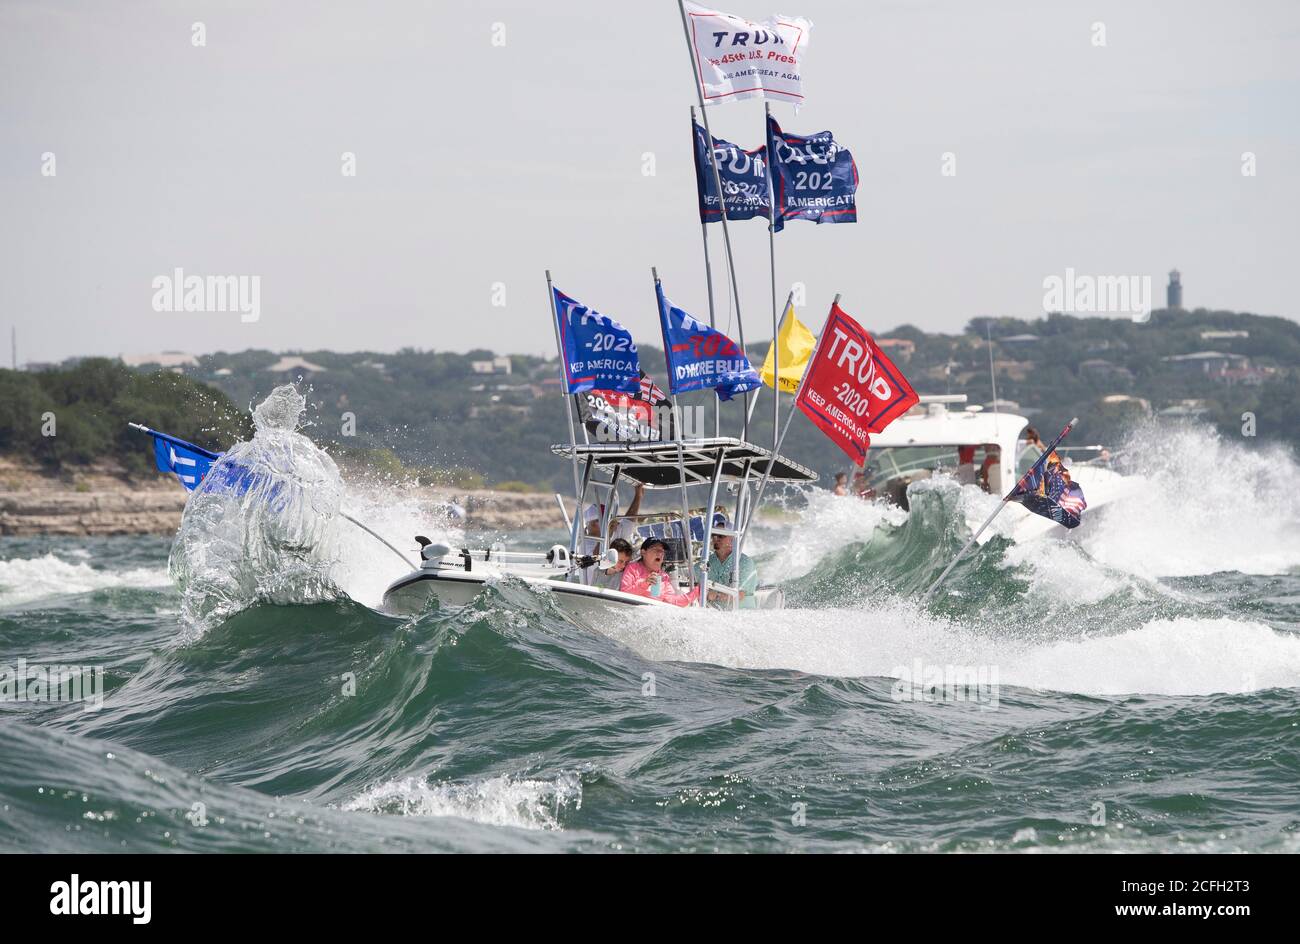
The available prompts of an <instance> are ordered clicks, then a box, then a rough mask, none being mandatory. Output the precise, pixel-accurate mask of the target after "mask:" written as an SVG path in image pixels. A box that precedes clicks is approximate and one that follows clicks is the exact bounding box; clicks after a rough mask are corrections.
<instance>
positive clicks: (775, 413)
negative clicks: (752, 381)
mask: <svg viewBox="0 0 1300 944" xmlns="http://www.w3.org/2000/svg"><path fill="white" fill-rule="evenodd" d="M792 304H794V290H793V289H791V290H790V294H788V295H787V296H786V297H785V307H784V308H783V309H781V319H780V321H778V322H777V325H776V331H775V333H774V334H773V335H772V344H773V346H774V347H775V345H776V340H777V338H778V337H779V336H780V334H781V325H783V324H785V316H786V313H787V312H789V311H790V306H791V305H792ZM764 362H765V363H766V358H764ZM780 365H781V361H780V357H779V355H777V354H775V353H774V354H773V355H772V367H773V372H772V384H773V386H772V396H774V397H776V399H777V401H778V402H777V403H776V404H774V405H773V407H772V424H773V425H772V448H773V449H775V448H776V434H777V432H778V431H779V430H780V422H779V420H780V410H781V407H780V402H779V401H780V399H781V398H780V396H778V394H780V392H781V388H780V386H779V385H778V384H777V380H778V379H779V377H780V374H779V372H778V371H779V369H780ZM762 393H763V388H762V387H759V388H758V389H757V390H755V391H754V402H753V403H752V404H750V407H749V415H750V417H751V418H752V417H753V415H754V407H755V406H757V405H758V398H759V396H761V395H762Z"/></svg>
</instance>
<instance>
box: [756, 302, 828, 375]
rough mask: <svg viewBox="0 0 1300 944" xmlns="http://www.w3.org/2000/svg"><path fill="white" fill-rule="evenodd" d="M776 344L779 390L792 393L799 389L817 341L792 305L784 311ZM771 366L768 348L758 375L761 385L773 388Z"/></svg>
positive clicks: (770, 355)
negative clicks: (779, 354)
mask: <svg viewBox="0 0 1300 944" xmlns="http://www.w3.org/2000/svg"><path fill="white" fill-rule="evenodd" d="M776 343H777V344H779V345H781V378H780V379H781V387H780V390H781V392H782V393H794V392H795V391H796V390H798V389H799V380H800V379H801V378H802V377H803V372H804V368H806V367H807V366H808V359H809V358H810V357H812V352H813V348H814V347H816V346H817V339H816V338H815V337H813V333H812V332H811V331H809V330H808V329H807V328H805V327H804V324H803V322H802V321H800V320H799V318H798V316H797V315H796V314H795V313H794V306H793V305H790V306H788V307H787V308H786V310H785V317H784V318H782V319H781V329H780V330H779V331H778V332H777V333H776ZM772 366H773V365H772V348H771V347H769V348H768V349H767V357H766V358H765V359H764V361H763V369H762V371H761V372H760V375H761V376H762V378H763V383H765V384H767V385H768V386H769V387H773V388H775V387H776V385H775V384H774V383H773V378H772V373H773V370H772Z"/></svg>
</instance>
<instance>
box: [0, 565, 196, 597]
mask: <svg viewBox="0 0 1300 944" xmlns="http://www.w3.org/2000/svg"><path fill="white" fill-rule="evenodd" d="M77 556H81V555H77ZM170 585H171V580H170V578H169V577H168V575H167V571H166V569H164V568H155V567H136V568H131V569H128V570H101V569H97V568H95V567H92V566H90V564H87V563H84V562H78V563H70V562H69V561H65V560H63V558H61V557H58V556H56V555H55V554H52V553H50V554H46V555H45V556H43V557H36V558H30V559H24V558H15V559H14V560H0V607H9V606H21V605H23V604H26V603H32V602H34V601H37V600H44V599H48V598H53V597H66V596H73V595H75V594H80V593H92V592H94V591H96V590H111V589H116V588H119V587H124V588H132V589H148V590H153V589H158V588H162V587H168V586H170Z"/></svg>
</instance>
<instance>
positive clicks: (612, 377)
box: [552, 288, 641, 393]
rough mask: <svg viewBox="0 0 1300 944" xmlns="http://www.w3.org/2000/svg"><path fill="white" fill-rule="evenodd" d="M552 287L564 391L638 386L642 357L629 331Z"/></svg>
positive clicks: (621, 389) (634, 389)
mask: <svg viewBox="0 0 1300 944" xmlns="http://www.w3.org/2000/svg"><path fill="white" fill-rule="evenodd" d="M552 291H553V292H554V293H555V317H556V318H557V319H558V321H559V327H560V343H561V347H562V348H563V350H564V388H565V393H586V392H587V391H588V390H617V391H619V392H621V393H636V392H637V391H638V390H640V389H641V361H640V358H639V357H638V356H637V353H636V342H635V341H633V340H632V332H630V331H628V330H627V328H625V327H623V326H622V325H621V324H619V323H618V322H617V321H615V320H614V319H613V318H610V317H609V316H608V315H602V314H601V313H600V312H598V311H596V310H595V309H592V308H588V307H587V306H586V305H584V304H582V303H581V302H579V301H577V300H575V299H572V298H570V297H569V296H568V295H565V294H564V293H563V292H561V291H560V290H559V289H558V288H556V289H552Z"/></svg>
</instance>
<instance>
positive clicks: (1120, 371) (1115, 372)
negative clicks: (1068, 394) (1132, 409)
mask: <svg viewBox="0 0 1300 944" xmlns="http://www.w3.org/2000/svg"><path fill="white" fill-rule="evenodd" d="M1079 376H1080V377H1086V378H1088V379H1089V380H1100V381H1104V382H1111V383H1124V384H1130V383H1132V382H1133V371H1131V370H1129V369H1128V368H1127V367H1121V366H1120V365H1119V364H1112V363H1111V362H1110V361H1108V360H1104V359H1103V358H1100V357H1094V358H1091V359H1090V360H1086V361H1081V362H1080V363H1079Z"/></svg>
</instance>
